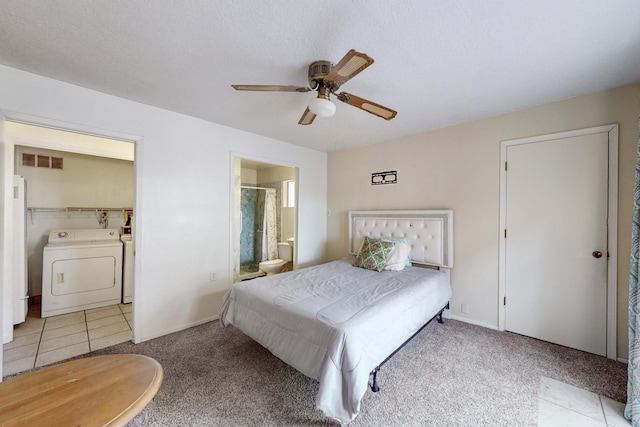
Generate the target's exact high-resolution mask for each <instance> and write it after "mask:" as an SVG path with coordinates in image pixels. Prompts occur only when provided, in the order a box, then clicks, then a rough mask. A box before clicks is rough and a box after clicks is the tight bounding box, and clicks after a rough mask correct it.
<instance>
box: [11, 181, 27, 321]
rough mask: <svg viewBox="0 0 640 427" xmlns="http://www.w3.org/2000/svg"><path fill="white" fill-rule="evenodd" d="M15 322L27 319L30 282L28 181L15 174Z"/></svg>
mask: <svg viewBox="0 0 640 427" xmlns="http://www.w3.org/2000/svg"><path fill="white" fill-rule="evenodd" d="M13 224H14V227H13V251H12V255H13V297H12V305H13V324H14V325H17V324H18V323H22V322H24V321H25V320H26V319H27V311H28V310H29V295H28V294H29V284H28V281H27V182H26V181H25V179H24V178H23V177H21V176H19V175H14V176H13Z"/></svg>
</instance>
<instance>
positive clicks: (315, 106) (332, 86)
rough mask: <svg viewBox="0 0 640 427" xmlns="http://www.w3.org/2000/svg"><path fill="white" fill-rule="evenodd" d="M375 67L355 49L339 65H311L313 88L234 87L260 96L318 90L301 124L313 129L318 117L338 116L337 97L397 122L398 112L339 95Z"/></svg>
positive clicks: (327, 63)
mask: <svg viewBox="0 0 640 427" xmlns="http://www.w3.org/2000/svg"><path fill="white" fill-rule="evenodd" d="M371 64H373V58H371V57H369V56H367V54H365V53H361V52H357V51H355V50H353V49H351V50H350V51H349V52H347V54H346V55H345V56H344V58H342V59H341V60H340V62H338V63H337V64H333V63H332V62H330V61H315V62H312V63H311V65H309V86H310V87H306V86H293V85H292V86H280V85H231V86H232V87H233V88H234V89H236V90H249V91H259V92H309V91H312V90H316V91H317V92H318V96H317V97H316V98H313V99H312V100H311V101H310V102H309V106H308V107H307V109H306V110H305V111H304V113H303V114H302V117H300V120H299V121H298V124H300V125H310V124H311V123H313V120H314V119H315V118H316V116H320V117H331V116H333V115H334V114H335V112H336V106H335V104H333V103H332V102H331V101H330V100H329V95H331V94H333V95H335V97H336V98H338V99H339V100H340V101H342V102H344V103H347V104H349V105H352V106H354V107H356V108H360V109H361V110H364V111H366V112H368V113H371V114H374V115H376V116H378V117H382V118H383V119H385V120H391V119H393V118H394V117H395V116H396V114H398V112H397V111H395V110H392V109H391V108H387V107H385V106H383V105H380V104H376V103H375V102H371V101H369V100H366V99H364V98H360V97H358V96H355V95H352V94H350V93H347V92H340V93H337V91H338V89H339V88H340V86H342V85H343V84H345V83H346V82H347V81H349V80H350V79H351V78H353V77H355V76H356V75H357V74H358V73H359V72H361V71H362V70H364V69H365V68H367V67H368V66H369V65H371Z"/></svg>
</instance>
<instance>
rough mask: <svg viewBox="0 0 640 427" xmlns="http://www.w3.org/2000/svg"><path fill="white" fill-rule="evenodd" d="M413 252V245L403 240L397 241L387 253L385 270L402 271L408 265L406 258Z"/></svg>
mask: <svg viewBox="0 0 640 427" xmlns="http://www.w3.org/2000/svg"><path fill="white" fill-rule="evenodd" d="M409 252H411V246H409V245H407V244H406V243H403V242H395V246H394V247H393V249H391V252H389V255H387V262H386V263H385V265H384V269H385V270H393V271H400V270H402V269H404V267H405V266H406V260H407V257H408V256H409Z"/></svg>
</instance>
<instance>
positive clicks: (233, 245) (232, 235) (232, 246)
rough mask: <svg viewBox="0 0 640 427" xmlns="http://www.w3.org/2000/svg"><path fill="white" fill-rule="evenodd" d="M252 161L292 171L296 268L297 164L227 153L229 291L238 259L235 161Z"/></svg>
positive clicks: (238, 201) (298, 189)
mask: <svg viewBox="0 0 640 427" xmlns="http://www.w3.org/2000/svg"><path fill="white" fill-rule="evenodd" d="M243 159H244V160H253V161H256V162H260V163H268V164H271V165H273V166H282V167H286V168H292V169H294V180H295V182H296V194H295V203H296V205H295V208H294V213H293V239H294V242H295V243H294V247H293V253H292V255H293V269H294V270H295V269H297V268H298V247H299V246H298V242H299V241H298V214H299V212H300V169H301V167H300V165H299V164H297V163H290V162H284V161H281V160H274V159H272V158H266V157H261V156H256V155H251V154H247V153H242V152H239V151H231V152H230V153H229V254H230V256H229V277H230V278H231V282H230V284H229V289H231V288H232V287H233V286H234V285H235V284H236V283H237V282H235V281H234V268H235V260H236V257H239V256H240V255H239V252H238V251H239V245H240V241H239V239H236V232H238V237H239V230H240V217H239V216H237V215H236V203H237V206H240V200H239V199H238V200H236V193H235V190H236V188H235V179H236V175H235V173H236V170H235V167H236V160H243Z"/></svg>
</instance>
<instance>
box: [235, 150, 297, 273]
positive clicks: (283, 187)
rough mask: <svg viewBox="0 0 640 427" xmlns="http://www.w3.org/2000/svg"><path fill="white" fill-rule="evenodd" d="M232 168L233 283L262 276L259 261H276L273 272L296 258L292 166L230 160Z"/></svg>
mask: <svg viewBox="0 0 640 427" xmlns="http://www.w3.org/2000/svg"><path fill="white" fill-rule="evenodd" d="M233 165H234V167H233V170H234V183H233V185H234V188H233V192H232V194H233V201H232V206H233V218H234V221H233V226H232V249H233V250H232V254H233V267H232V268H233V281H234V283H235V282H239V281H242V280H249V279H254V278H256V277H261V276H264V275H266V272H265V271H263V269H261V268H260V263H261V262H263V261H270V260H276V259H282V260H283V262H282V263H281V264H282V266H281V267H278V271H279V272H283V271H288V270H292V269H293V268H294V265H295V258H296V251H295V249H296V245H295V240H296V238H295V237H296V218H297V211H298V206H297V186H296V182H297V173H298V170H297V168H295V167H290V166H285V165H279V164H275V163H267V162H263V161H256V160H252V159H246V158H241V157H235V158H234V161H233ZM285 245H286V246H287V247H285Z"/></svg>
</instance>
